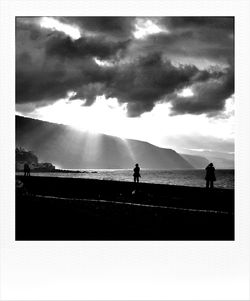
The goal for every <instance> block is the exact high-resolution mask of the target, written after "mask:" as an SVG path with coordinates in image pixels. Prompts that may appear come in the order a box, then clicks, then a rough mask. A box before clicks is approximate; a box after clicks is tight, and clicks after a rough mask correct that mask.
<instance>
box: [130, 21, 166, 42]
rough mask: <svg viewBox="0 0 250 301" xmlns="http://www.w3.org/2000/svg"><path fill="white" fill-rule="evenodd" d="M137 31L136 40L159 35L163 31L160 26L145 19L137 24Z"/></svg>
mask: <svg viewBox="0 0 250 301" xmlns="http://www.w3.org/2000/svg"><path fill="white" fill-rule="evenodd" d="M135 28H136V30H135V31H134V33H133V34H134V37H135V38H136V39H143V38H145V37H146V36H147V35H150V34H154V33H159V32H161V31H163V30H162V29H161V28H160V27H159V26H158V25H156V24H155V23H153V21H151V20H144V19H143V18H138V19H137V22H136V24H135Z"/></svg>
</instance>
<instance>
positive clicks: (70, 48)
mask: <svg viewBox="0 0 250 301" xmlns="http://www.w3.org/2000/svg"><path fill="white" fill-rule="evenodd" d="M128 43H129V40H126V41H117V42H110V41H107V40H105V39H101V40H99V39H96V38H93V37H82V38H79V39H77V40H72V39H71V38H70V37H67V36H64V35H62V34H57V35H55V34H54V35H53V36H51V37H50V39H48V41H47V43H46V45H45V47H46V48H45V50H46V53H47V55H48V56H60V57H61V58H62V59H64V58H69V59H83V58H85V57H97V58H99V59H110V58H112V57H114V56H115V55H118V53H119V52H120V51H122V50H123V49H125V48H126V47H127V46H128Z"/></svg>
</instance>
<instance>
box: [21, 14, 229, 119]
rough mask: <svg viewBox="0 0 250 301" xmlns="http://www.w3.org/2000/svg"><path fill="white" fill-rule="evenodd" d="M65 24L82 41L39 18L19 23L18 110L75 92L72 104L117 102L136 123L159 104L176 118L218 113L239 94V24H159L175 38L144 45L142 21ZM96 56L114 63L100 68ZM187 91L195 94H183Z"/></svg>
mask: <svg viewBox="0 0 250 301" xmlns="http://www.w3.org/2000/svg"><path fill="white" fill-rule="evenodd" d="M17 20H18V19H17ZM59 20H60V21H61V22H64V23H67V24H73V25H75V26H78V27H80V29H81V32H82V36H81V38H79V39H77V40H73V39H71V38H70V37H69V36H67V35H66V34H64V33H62V32H61V33H60V32H58V31H52V30H50V29H44V28H41V27H40V26H39V18H34V20H33V21H34V22H32V19H29V20H28V22H27V19H25V18H24V19H20V20H18V21H17V23H16V102H17V104H22V103H23V104H24V103H26V104H27V103H31V102H32V103H33V106H41V105H46V104H49V103H53V102H55V101H57V100H58V99H60V98H64V97H66V96H67V94H68V92H70V91H74V92H75V95H74V96H73V97H72V98H71V100H72V101H74V99H78V98H80V99H84V100H86V102H85V105H91V104H92V103H93V102H94V101H95V98H96V96H98V95H103V94H104V95H105V96H106V97H117V99H118V101H119V102H120V103H128V106H127V109H128V116H130V117H135V116H139V115H140V114H142V113H144V112H147V111H151V110H152V108H153V107H154V106H155V104H156V103H157V102H159V101H161V102H162V101H168V102H170V103H171V105H172V114H186V113H190V114H202V113H206V114H208V115H216V114H217V113H218V114H219V113H220V112H221V111H222V110H223V108H224V104H225V100H226V99H227V98H228V97H230V96H231V95H232V94H233V93H234V67H233V66H234V62H233V61H234V47H233V19H232V18H154V20H157V22H158V23H159V25H161V26H165V27H166V28H167V29H168V32H161V33H158V34H151V35H149V36H147V37H146V38H144V39H141V40H137V39H135V38H133V35H132V32H133V30H134V25H135V18H130V17H125V18H124V17H114V18H113V17H112V18H109V17H103V18H99V17H89V18H86V17H83V18H80V17H77V18H74V17H66V18H64V17H63V18H62V17H60V18H59ZM145 20H146V19H145ZM152 20H153V19H152ZM84 30H85V31H87V32H88V33H92V34H90V35H85V34H84ZM95 58H98V59H100V60H107V61H109V63H110V64H109V65H108V66H99V65H98V64H97V63H96V61H95ZM198 59H199V60H200V61H201V62H202V61H205V62H206V65H205V67H203V68H201V67H200V66H199V64H198V63H197V62H198V61H197V60H198ZM183 62H184V63H183ZM208 65H209V67H208ZM210 65H213V67H211V66H210ZM215 65H216V67H215ZM186 87H192V89H193V92H194V96H192V97H186V98H184V97H180V96H179V94H178V92H180V91H181V90H182V89H183V88H186ZM33 106H29V107H33Z"/></svg>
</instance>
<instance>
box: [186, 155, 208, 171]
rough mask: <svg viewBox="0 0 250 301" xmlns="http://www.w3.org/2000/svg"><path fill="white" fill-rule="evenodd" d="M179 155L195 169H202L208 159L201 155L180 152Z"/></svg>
mask: <svg viewBox="0 0 250 301" xmlns="http://www.w3.org/2000/svg"><path fill="white" fill-rule="evenodd" d="M181 156H182V157H183V158H184V159H185V160H186V161H187V162H189V163H190V164H191V165H192V166H193V167H194V168H196V169H204V168H205V167H206V166H207V165H208V164H209V161H208V159H206V158H204V157H201V156H194V155H187V154H181Z"/></svg>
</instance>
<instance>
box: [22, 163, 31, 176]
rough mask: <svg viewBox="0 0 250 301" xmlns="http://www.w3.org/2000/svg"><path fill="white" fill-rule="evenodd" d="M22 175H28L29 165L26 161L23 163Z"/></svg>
mask: <svg viewBox="0 0 250 301" xmlns="http://www.w3.org/2000/svg"><path fill="white" fill-rule="evenodd" d="M23 171H24V176H30V167H29V164H28V163H25V164H24V169H23Z"/></svg>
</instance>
